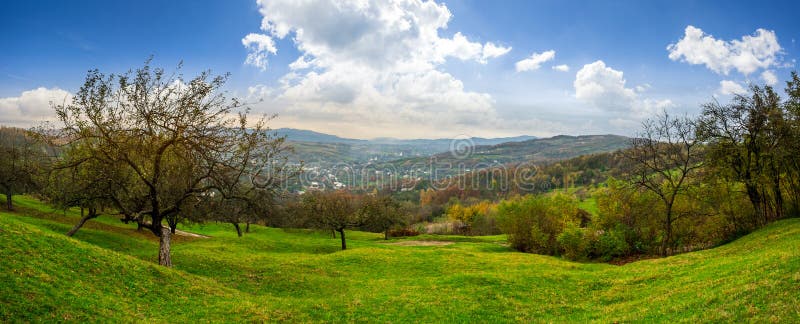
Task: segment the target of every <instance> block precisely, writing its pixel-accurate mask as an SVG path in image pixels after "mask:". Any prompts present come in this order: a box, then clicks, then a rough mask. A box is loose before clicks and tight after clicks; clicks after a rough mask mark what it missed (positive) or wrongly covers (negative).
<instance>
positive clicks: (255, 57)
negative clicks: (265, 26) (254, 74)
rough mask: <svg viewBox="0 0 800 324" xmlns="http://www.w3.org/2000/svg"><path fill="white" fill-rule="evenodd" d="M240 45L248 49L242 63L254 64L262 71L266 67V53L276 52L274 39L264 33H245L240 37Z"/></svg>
mask: <svg viewBox="0 0 800 324" xmlns="http://www.w3.org/2000/svg"><path fill="white" fill-rule="evenodd" d="M242 45H244V47H245V48H247V51H248V53H247V58H246V59H245V61H244V63H245V64H250V65H252V66H255V67H257V68H259V69H261V70H262V71H263V70H266V69H267V55H269V54H273V55H274V54H276V53H278V49H277V48H276V47H275V41H273V40H272V37H269V36H267V35H264V34H255V33H250V34H247V36H245V37H244V38H242Z"/></svg>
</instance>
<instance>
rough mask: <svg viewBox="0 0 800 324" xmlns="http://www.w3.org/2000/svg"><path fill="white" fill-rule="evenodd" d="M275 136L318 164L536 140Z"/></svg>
mask: <svg viewBox="0 0 800 324" xmlns="http://www.w3.org/2000/svg"><path fill="white" fill-rule="evenodd" d="M275 132H276V133H277V134H278V136H286V139H287V141H289V142H290V144H291V145H292V146H293V147H294V148H295V156H294V159H297V160H303V161H306V162H317V163H339V162H367V161H389V160H395V159H400V158H405V157H426V156H429V155H432V154H436V153H441V152H446V151H449V150H450V148H451V145H454V143H467V144H471V145H474V146H481V145H496V144H500V143H507V142H520V141H526V140H531V139H535V138H536V137H534V136H528V135H523V136H515V137H501V138H483V137H472V138H469V139H448V138H440V139H410V140H406V139H396V138H376V139H371V140H362V139H352V138H343V137H339V136H336V135H330V134H324V133H319V132H315V131H310V130H302V129H294V128H279V129H276V130H275Z"/></svg>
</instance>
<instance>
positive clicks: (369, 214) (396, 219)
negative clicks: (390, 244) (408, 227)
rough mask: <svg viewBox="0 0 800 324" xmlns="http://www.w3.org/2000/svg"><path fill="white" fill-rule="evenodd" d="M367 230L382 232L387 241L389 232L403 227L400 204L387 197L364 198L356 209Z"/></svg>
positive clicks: (403, 217)
mask: <svg viewBox="0 0 800 324" xmlns="http://www.w3.org/2000/svg"><path fill="white" fill-rule="evenodd" d="M358 212H359V213H360V214H361V216H360V217H361V218H362V219H364V222H365V227H366V228H367V229H368V230H373V231H378V232H383V238H384V240H388V239H389V230H390V229H392V228H393V227H395V226H399V225H405V221H406V219H405V215H404V214H403V211H402V210H401V208H400V204H399V203H397V202H395V201H394V200H393V199H392V198H391V197H389V196H366V197H364V198H363V199H362V200H361V206H360V207H359V209H358Z"/></svg>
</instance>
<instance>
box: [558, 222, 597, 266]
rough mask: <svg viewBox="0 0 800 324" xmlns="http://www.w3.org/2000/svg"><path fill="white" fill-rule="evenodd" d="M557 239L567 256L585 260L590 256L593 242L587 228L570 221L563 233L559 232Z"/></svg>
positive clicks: (572, 258)
mask: <svg viewBox="0 0 800 324" xmlns="http://www.w3.org/2000/svg"><path fill="white" fill-rule="evenodd" d="M557 240H558V245H559V246H560V248H561V251H562V255H563V256H564V257H565V258H567V259H571V260H585V259H587V258H588V257H589V252H590V246H591V245H592V242H591V238H590V235H589V234H588V230H587V229H586V228H581V227H579V226H577V225H575V224H574V223H570V224H568V225H567V227H566V228H565V229H564V231H563V232H561V234H558V238H557Z"/></svg>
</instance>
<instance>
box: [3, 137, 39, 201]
mask: <svg viewBox="0 0 800 324" xmlns="http://www.w3.org/2000/svg"><path fill="white" fill-rule="evenodd" d="M49 154H50V152H48V149H47V147H46V146H44V145H42V144H41V142H39V141H38V140H37V136H34V134H31V133H30V132H29V131H26V130H23V129H19V128H11V127H0V194H3V195H5V196H6V209H8V210H14V205H13V203H12V196H13V195H18V194H24V193H28V192H31V191H33V190H34V189H36V188H37V183H38V181H37V175H38V174H39V173H40V172H41V170H42V169H43V168H44V165H45V162H46V161H47V158H48V155H49Z"/></svg>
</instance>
